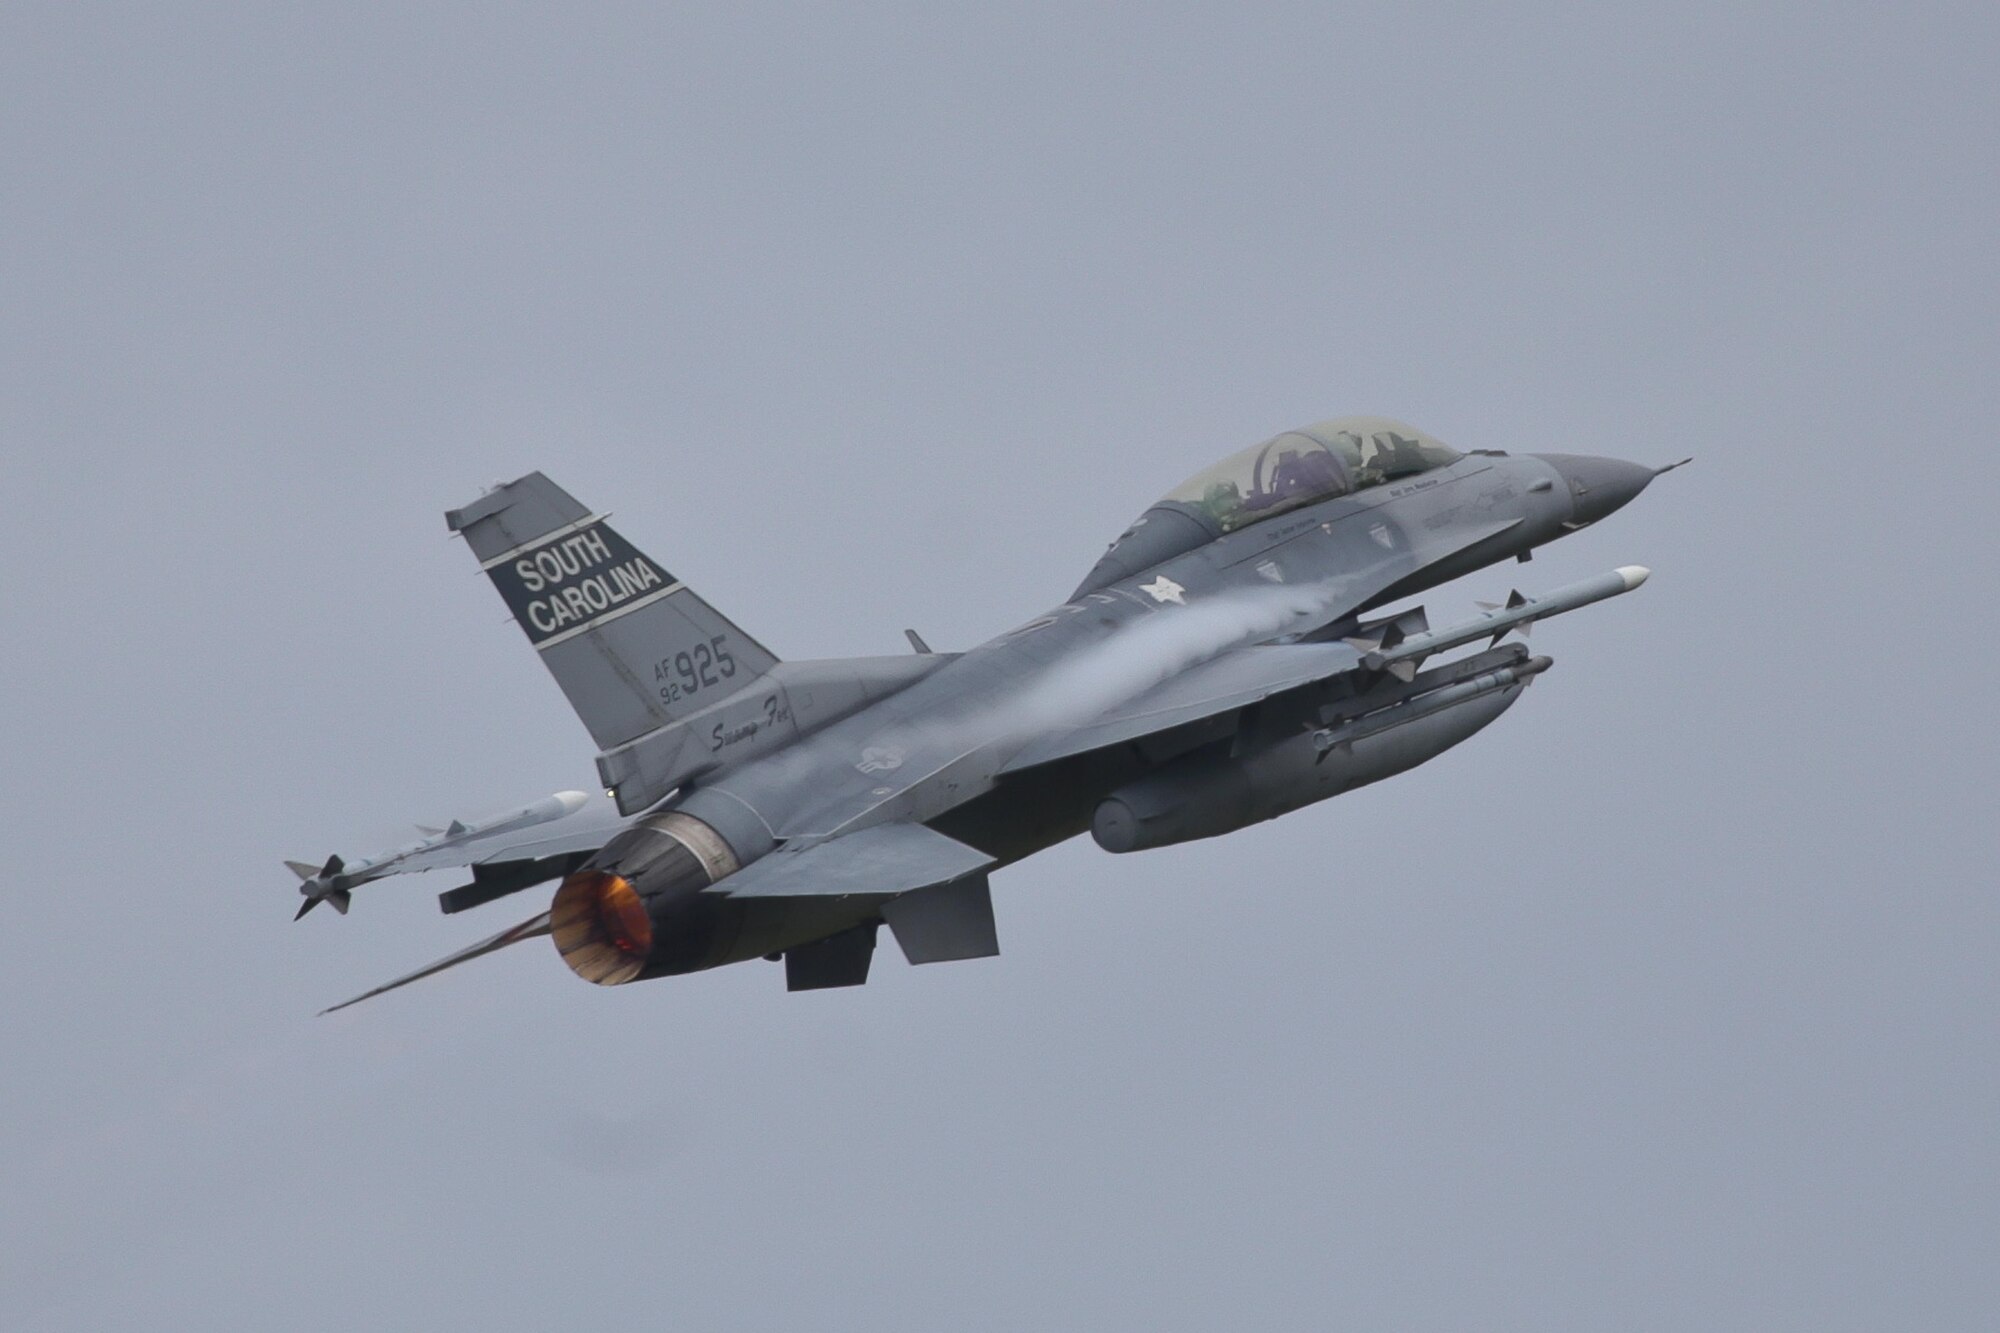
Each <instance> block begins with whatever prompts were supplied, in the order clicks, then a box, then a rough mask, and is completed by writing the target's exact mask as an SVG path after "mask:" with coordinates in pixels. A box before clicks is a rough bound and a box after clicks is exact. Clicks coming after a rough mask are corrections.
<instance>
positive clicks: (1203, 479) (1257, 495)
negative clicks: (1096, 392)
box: [1161, 417, 1462, 532]
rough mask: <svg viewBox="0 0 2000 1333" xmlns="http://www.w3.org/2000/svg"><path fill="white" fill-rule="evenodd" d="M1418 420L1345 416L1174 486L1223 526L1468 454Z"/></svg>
mask: <svg viewBox="0 0 2000 1333" xmlns="http://www.w3.org/2000/svg"><path fill="white" fill-rule="evenodd" d="M1461 456H1462V455H1460V454H1459V453H1458V451H1457V450H1455V449H1452V448H1450V447H1448V446H1446V445H1445V444H1443V443H1441V442H1440V441H1438V440H1436V439H1433V438H1432V437H1431V436H1429V435H1426V434H1424V433H1423V432H1422V431H1420V430H1418V429H1416V428H1415V427H1414V426H1406V425H1404V424H1403V423H1402V422H1400V421H1391V420H1389V419H1388V418H1387V417H1338V418H1336V419H1334V420H1332V421H1322V422H1320V423H1319V424H1318V425H1316V426H1306V427H1303V428H1301V429H1299V430H1291V431H1286V432H1285V433H1284V434H1283V435H1280V436H1278V437H1276V438H1275V439H1270V440H1266V441H1265V442H1264V443H1262V444H1257V445H1252V446H1251V447H1250V448H1248V449H1245V450H1244V451H1243V452H1241V453H1239V454H1234V455H1232V456H1230V457H1228V458H1225V459H1224V460H1223V461H1222V462H1220V463H1217V464H1216V465H1215V466H1214V467H1212V468H1209V469H1208V470H1207V471H1205V472H1202V473H1200V474H1198V475H1196V476H1194V477H1190V478H1189V479H1188V481H1187V482H1186V484H1184V485H1182V486H1180V487H1178V488H1176V489H1175V490H1173V491H1171V492H1169V493H1168V494H1167V495H1166V497H1165V498H1164V499H1163V500H1162V501H1161V503H1162V504H1171V505H1175V506H1178V507H1185V508H1187V509H1189V510H1191V511H1193V512H1194V513H1195V514H1196V515H1197V516H1199V517H1201V518H1204V519H1206V520H1207V521H1208V522H1209V523H1211V524H1213V525H1214V526H1215V527H1216V528H1217V529H1219V530H1220V531H1223V532H1233V531H1234V530H1236V529H1237V528H1241V527H1247V526H1248V525H1249V524H1252V523H1256V522H1260V521H1261V520H1263V519H1267V518H1271V517H1273V516H1275V515H1278V514H1282V513H1285V512H1286V511H1288V510H1292V509H1298V508H1300V507H1302V506H1304V505H1309V504H1314V503H1317V502H1318V501H1321V500H1330V499H1333V498H1334V497H1336V496H1341V495H1346V494H1348V493H1350V492H1352V491H1358V490H1364V489H1366V488H1367V487H1370V486H1379V485H1381V484H1382V483H1383V482H1385V481H1394V480H1396V479H1397V478H1399V477H1409V476H1414V475H1416V474H1417V473H1419V472H1428V471H1429V470H1430V469H1432V468H1437V467H1444V466H1447V465H1448V464H1451V463H1454V462H1457V461H1458V459H1459V458H1460V457H1461Z"/></svg>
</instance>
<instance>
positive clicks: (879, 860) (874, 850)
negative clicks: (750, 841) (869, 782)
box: [711, 824, 994, 898]
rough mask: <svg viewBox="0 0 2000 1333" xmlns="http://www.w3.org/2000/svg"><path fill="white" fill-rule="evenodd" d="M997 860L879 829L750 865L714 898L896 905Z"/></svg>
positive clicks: (934, 835) (916, 833)
mask: <svg viewBox="0 0 2000 1333" xmlns="http://www.w3.org/2000/svg"><path fill="white" fill-rule="evenodd" d="M993 865H994V859H993V858H992V857H990V856H988V855H986V853H984V852H982V851H979V850H978V849H977V848H973V847H968V846H966V845H965V844H964V843H962V842H959V841H957V840H956V839H954V838H947V837H946V836H945V835H944V834H942V833H939V832H936V831H935V830H933V829H928V828H925V827H924V826H923V825H922V824H876V825H874V826H873V827H871V828H865V829H861V830H858V831H857V832H854V833H847V834H843V835H842V836H840V837H838V838H831V839H828V840H827V841H826V842H818V843H813V844H812V845H811V846H807V847H797V848H794V847H785V848H783V849H781V850H779V851H775V852H773V853H771V854H770V855H769V856H767V857H765V858H764V859H763V860H761V861H753V862H751V863H750V864H749V865H747V866H745V867H744V868H743V869H741V870H739V871H737V872H736V873H735V874H733V875H731V876H729V878H727V879H725V880H722V881H721V882H720V883H718V884H717V885H716V886H715V887H714V889H712V890H711V892H714V893H727V894H728V895H729V896H730V897H732V898H844V897H849V896H854V895H863V896H868V897H879V898H894V897H898V896H900V895H902V894H905V893H910V892H913V891H915V890H917V889H927V888H930V887H932V886H933V885H938V884H955V883H957V882H958V881H960V880H964V879H969V878H970V877H972V876H974V875H977V874H980V873H981V872H983V871H986V870H988V869H990V868H992V866H993Z"/></svg>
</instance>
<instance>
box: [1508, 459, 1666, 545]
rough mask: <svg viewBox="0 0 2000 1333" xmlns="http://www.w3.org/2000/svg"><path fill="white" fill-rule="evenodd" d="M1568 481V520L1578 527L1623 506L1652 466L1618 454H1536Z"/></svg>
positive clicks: (1640, 487) (1643, 484)
mask: <svg viewBox="0 0 2000 1333" xmlns="http://www.w3.org/2000/svg"><path fill="white" fill-rule="evenodd" d="M1536 457H1537V458H1540V459H1541V460H1542V461H1543V462H1545V463H1547V464H1548V465H1549V466H1550V467H1553V468H1554V469H1555V470H1556V471H1557V472H1559V473H1561V474H1562V479H1563V480H1564V481H1565V482H1567V483H1568V484H1569V498H1570V508H1571V511H1572V512H1571V514H1570V522H1572V523H1574V524H1576V525H1577V526H1579V527H1581V526H1582V525H1583V524H1585V523H1595V522H1597V520H1598V519H1600V518H1604V517H1606V516H1608V515H1610V514H1613V513H1615V512H1617V511H1618V510H1620V509H1622V508H1624V507H1625V506H1626V505H1627V504H1629V503H1630V502H1631V500H1632V497H1633V496H1635V495H1637V494H1638V493H1639V492H1640V491H1643V490H1645V489H1646V483H1647V482H1649V481H1651V480H1652V479H1653V475H1654V473H1653V469H1652V468H1649V467H1641V466H1640V465H1639V464H1637V463H1628V462H1626V461H1625V460H1624V459H1622V458H1599V457H1596V456H1595V455H1591V454H1537V455H1536Z"/></svg>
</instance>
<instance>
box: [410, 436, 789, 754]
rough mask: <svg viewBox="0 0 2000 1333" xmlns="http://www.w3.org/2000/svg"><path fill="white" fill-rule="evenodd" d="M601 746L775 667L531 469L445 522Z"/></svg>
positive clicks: (748, 641)
mask: <svg viewBox="0 0 2000 1333" xmlns="http://www.w3.org/2000/svg"><path fill="white" fill-rule="evenodd" d="M445 522H446V523H448V524H449V525H450V526H451V530H452V531H453V532H456V533H458V534H459V535H461V536H463V537H464V538H465V541H466V545H468V546H470V547H471V548H472V553H473V554H474V555H475V556H477V557H478V559H479V563H480V568H481V569H483V570H484V571H485V572H486V575H487V577H488V578H490V579H492V580H493V586H494V587H496V588H498V589H499V590H500V596H501V597H502V598H503V599H504V600H505V601H506V603H507V608H508V610H510V611H512V612H513V613H514V619H515V620H516V621H517V622H518V623H519V624H520V626H521V629H522V632H523V633H525V634H526V635H527V636H528V642H529V643H531V644H533V645H534V647H535V651H537V652H538V653H540V654H541V657H542V662H543V664H544V665H546V666H547V667H548V669H549V674H551V675H553V676H554V677H555V678H556V684H558V685H560V686H562V690H563V693H564V694H565V695H567V696H568V697H569V702H570V706H571V707H572V708H574V709H576V713H577V716H578V717H580V718H582V719H583V724H584V726H585V727H587V728H589V730H590V735H591V738H592V739H593V740H595V741H596V742H597V745H598V748H599V749H601V750H609V749H611V748H613V747H614V746H617V745H622V744H623V743H625V742H626V741H629V740H631V739H632V738H633V737H635V736H639V735H642V734H644V733H646V732H648V731H652V730H653V729H654V728H656V727H660V726H664V725H665V724H667V723H669V722H672V721H675V720H676V719H678V718H682V717H685V716H687V715H688V714H690V713H694V712H696V711H698V710H700V709H702V708H705V707H707V706H708V705H709V704H711V703H714V702H716V701H718V700H720V699H722V698H723V697H724V696H726V695H729V694H732V693H734V692H735V691H737V690H740V689H742V688H743V687H744V686H745V685H748V684H749V683H750V682H751V681H753V680H755V679H757V678H758V677H759V676H762V675H764V674H765V673H766V672H768V671H770V669H771V668H772V667H773V666H775V665H776V664H777V660H778V659H777V658H775V657H773V656H772V655H771V652H770V650H769V649H767V648H765V647H764V645H763V644H761V643H758V642H757V641H756V640H755V639H753V638H751V637H750V636H749V635H748V634H745V633H744V632H743V631H742V630H741V629H739V628H737V626H736V625H735V624H733V623H732V622H731V621H730V620H729V619H728V617H726V616H724V615H723V614H722V613H721V612H719V611H717V610H716V609H715V608H714V607H712V606H710V605H709V604H708V603H707V602H705V601H703V600H702V599H701V598H700V597H699V596H697V595H696V594H695V593H694V591H693V590H692V589H690V588H689V587H688V586H687V585H686V584H684V583H682V582H680V581H679V580H678V579H676V578H674V576H673V575H672V574H670V573H668V572H667V571H666V570H665V569H663V568H662V567H661V566H660V565H659V564H658V563H656V562H655V561H654V560H652V559H651V558H650V557H649V556H647V555H645V554H644V553H643V552H641V551H639V550H638V549H636V548H635V547H634V546H633V545H632V544H631V543H630V542H628V541H626V540H625V539H624V538H623V537H621V536H619V535H618V534H617V533H616V532H615V531H613V530H612V528H611V527H610V525H609V524H607V523H606V522H605V521H604V519H603V517H602V516H600V515H597V514H593V513H591V512H590V511H589V510H587V509H585V508H584V507H583V506H582V505H580V504H578V503H577V502H576V500H575V499H574V498H573V497H572V496H571V495H570V494H569V493H568V492H567V491H565V490H563V489H562V488H561V487H560V486H557V485H556V484H555V483H554V482H552V481H550V480H549V479H548V478H547V477H545V476H543V475H542V474H541V473H539V472H531V473H529V474H528V475H527V476H525V477H522V478H521V479H520V480H518V481H511V482H508V483H507V484H506V485H504V486H497V487H495V488H494V489H492V490H490V491H488V492H487V493H486V494H484V495H482V496H480V497H479V498H478V499H477V500H475V501H473V502H472V503H471V504H469V505H467V506H465V507H464V508H463V509H454V510H451V511H450V512H449V513H447V514H446V515H445Z"/></svg>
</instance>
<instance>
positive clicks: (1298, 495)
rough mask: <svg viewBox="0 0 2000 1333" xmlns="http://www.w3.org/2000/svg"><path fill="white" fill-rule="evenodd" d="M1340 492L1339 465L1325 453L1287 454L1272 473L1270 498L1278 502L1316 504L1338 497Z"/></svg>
mask: <svg viewBox="0 0 2000 1333" xmlns="http://www.w3.org/2000/svg"><path fill="white" fill-rule="evenodd" d="M1340 489H1341V476H1340V465H1339V464H1337V463H1335V462H1334V461H1333V455H1332V454H1329V453H1327V452H1326V451H1325V450H1324V449H1313V450H1309V451H1308V452H1306V453H1303V454H1301V453H1295V452H1291V451H1287V452H1286V454H1285V456H1284V457H1282V458H1280V459H1279V460H1278V466H1277V467H1276V468H1274V469H1272V471H1271V494H1272V495H1273V496H1274V497H1276V499H1277V500H1278V501H1280V502H1283V501H1286V500H1293V501H1305V500H1315V499H1318V498H1319V497H1320V496H1323V495H1337V494H1338V493H1339V492H1340Z"/></svg>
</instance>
